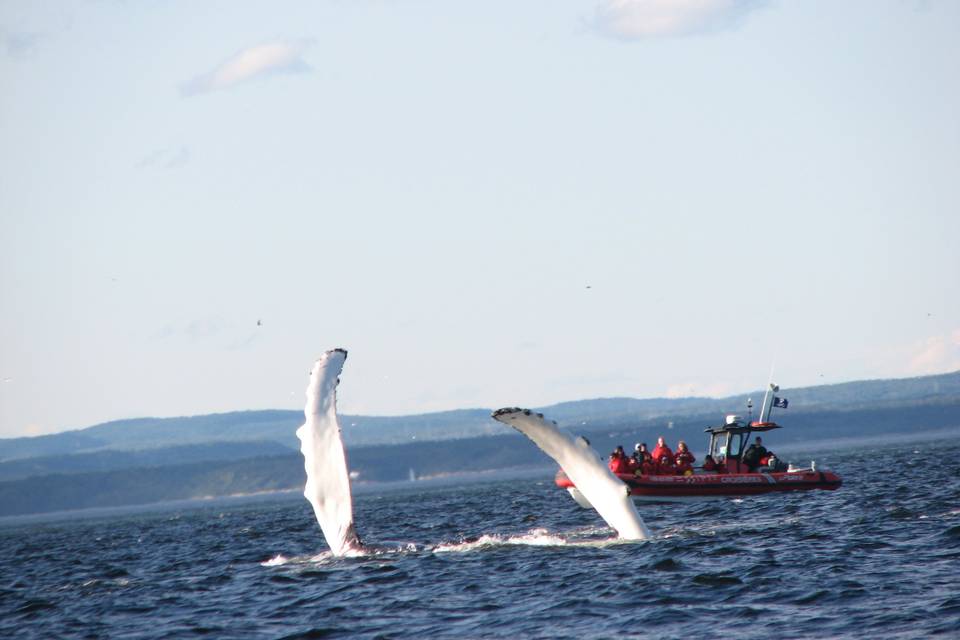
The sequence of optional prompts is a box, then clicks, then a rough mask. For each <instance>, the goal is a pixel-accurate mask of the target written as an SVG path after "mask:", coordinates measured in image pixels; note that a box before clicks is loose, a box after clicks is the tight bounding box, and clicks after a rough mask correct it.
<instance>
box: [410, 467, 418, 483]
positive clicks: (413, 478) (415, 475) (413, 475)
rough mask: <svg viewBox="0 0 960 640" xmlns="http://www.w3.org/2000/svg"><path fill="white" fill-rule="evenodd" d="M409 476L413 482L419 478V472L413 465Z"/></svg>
mask: <svg viewBox="0 0 960 640" xmlns="http://www.w3.org/2000/svg"><path fill="white" fill-rule="evenodd" d="M409 477H410V482H413V481H414V480H416V479H417V474H416V472H414V470H413V467H410V474H409Z"/></svg>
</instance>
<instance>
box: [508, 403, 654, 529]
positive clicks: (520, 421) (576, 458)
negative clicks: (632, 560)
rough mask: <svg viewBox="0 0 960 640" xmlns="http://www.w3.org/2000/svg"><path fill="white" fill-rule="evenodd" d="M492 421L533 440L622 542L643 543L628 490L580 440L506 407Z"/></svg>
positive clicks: (525, 412) (526, 411)
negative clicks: (558, 466)
mask: <svg viewBox="0 0 960 640" xmlns="http://www.w3.org/2000/svg"><path fill="white" fill-rule="evenodd" d="M493 419H494V420H497V421H499V422H502V423H504V424H506V425H509V426H511V427H513V428H514V429H516V430H517V431H519V432H520V433H522V434H523V435H525V436H527V437H528V438H530V439H531V440H533V442H534V444H536V445H537V446H538V447H540V449H541V450H543V452H544V453H546V454H547V455H548V456H550V457H551V458H553V459H554V460H556V462H557V464H559V465H560V468H561V469H563V470H564V472H565V473H566V474H567V477H568V478H570V480H571V482H573V483H574V484H575V485H576V487H577V489H578V490H579V491H580V493H582V494H583V495H584V497H585V498H586V499H587V500H589V501H590V504H591V505H593V508H594V509H596V510H597V513H599V514H600V517H601V518H603V519H604V520H605V521H606V522H607V524H608V525H610V526H611V527H612V528H613V529H615V530H616V532H617V535H619V536H620V537H621V538H623V539H625V540H645V539H647V538H649V537H650V531H649V530H648V529H647V525H645V524H644V522H643V519H642V518H641V517H640V514H639V513H637V508H636V506H634V504H633V501H632V500H631V499H630V491H629V489H628V488H627V485H625V484H624V483H623V482H622V481H621V480H620V479H619V478H617V477H616V476H615V475H613V472H611V471H610V469H608V468H607V466H606V465H605V464H603V462H602V461H601V460H600V456H599V455H597V452H596V451H594V449H593V448H592V447H591V446H590V445H589V444H588V443H587V442H586V440H584V439H583V438H573V437H572V436H570V435H569V434H567V433H565V432H563V431H562V430H560V428H559V427H557V424H556V423H555V422H553V421H549V420H545V419H544V417H543V414H540V413H534V412H532V411H530V410H529V409H518V408H506V409H500V410H498V411H494V412H493Z"/></svg>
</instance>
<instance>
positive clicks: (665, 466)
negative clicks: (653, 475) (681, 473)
mask: <svg viewBox="0 0 960 640" xmlns="http://www.w3.org/2000/svg"><path fill="white" fill-rule="evenodd" d="M676 473H677V465H675V464H674V463H673V460H672V459H671V458H670V457H669V456H667V455H662V456H660V462H659V463H657V475H658V476H673V475H676Z"/></svg>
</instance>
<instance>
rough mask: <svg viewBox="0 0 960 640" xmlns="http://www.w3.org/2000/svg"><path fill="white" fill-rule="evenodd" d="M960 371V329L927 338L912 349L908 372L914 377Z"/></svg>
mask: <svg viewBox="0 0 960 640" xmlns="http://www.w3.org/2000/svg"><path fill="white" fill-rule="evenodd" d="M958 369H960V329H955V330H954V331H952V332H951V333H948V334H946V335H940V336H933V337H931V338H927V339H926V340H923V341H921V342H919V343H917V344H915V345H913V348H912V349H911V353H910V360H909V362H908V364H907V371H908V372H909V373H910V374H912V375H928V374H934V373H946V372H949V371H956V370H958Z"/></svg>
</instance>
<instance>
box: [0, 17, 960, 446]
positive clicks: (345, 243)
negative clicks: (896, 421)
mask: <svg viewBox="0 0 960 640" xmlns="http://www.w3.org/2000/svg"><path fill="white" fill-rule="evenodd" d="M958 32H960V3H957V2H952V1H950V0H943V1H941V2H937V1H929V2H922V1H906V0H863V1H857V0H849V1H845V2H834V1H832V0H829V1H828V0H805V1H799V0H795V1H787V0H780V1H770V2H765V1H759V0H757V1H741V2H735V1H733V0H673V1H668V0H532V1H529V2H506V1H497V0H491V1H487V2H475V3H468V2H442V1H427V0H349V1H348V0H327V1H323V0H317V1H314V0H310V1H305V0H304V1H296V0H289V1H284V0H277V1H271V2H235V1H232V0H231V1H222V2H217V1H208V2H193V1H187V0H183V1H177V0H169V1H168V0H143V1H139V2H133V1H131V2H124V1H120V0H97V1H94V0H85V1H71V0H64V1H63V2H43V3H41V2H33V1H29V0H22V1H16V0H0V304H2V313H0V437H17V436H26V435H40V434H48V433H55V432H60V431H64V430H69V429H77V428H82V427H86V426H90V425H93V424H96V423H99V422H104V421H108V420H117V419H124V418H131V417H142V416H157V417H165V416H181V415H195V414H204V413H213V412H224V411H234V410H247V409H266V408H275V409H301V408H302V407H303V393H304V389H305V387H306V383H307V380H308V374H309V370H310V368H311V365H312V363H313V361H314V359H315V358H316V357H317V356H319V354H320V353H322V352H323V351H324V350H326V349H330V348H334V347H344V348H346V349H348V350H349V352H350V356H349V359H348V360H347V363H346V366H345V369H344V373H343V376H342V383H341V385H340V391H339V409H340V411H342V412H344V413H352V414H374V415H403V414H412V413H421V412H429V411H438V410H447V409H457V408H470V407H487V408H497V407H501V406H531V407H532V406H544V405H547V404H550V403H554V402H559V401H567V400H577V399H584V398H596V397H613V396H631V397H659V396H668V397H679V396H688V395H698V396H714V397H722V396H727V395H731V394H735V393H741V392H747V391H750V390H754V389H759V388H762V387H763V386H764V385H765V384H766V382H767V380H768V378H769V376H770V372H771V369H773V372H774V374H773V375H774V379H775V381H776V382H778V383H779V384H780V385H781V387H783V388H784V390H788V389H789V388H790V387H800V386H808V385H814V384H830V383H836V382H843V381H849V380H858V379H874V378H896V377H907V376H917V375H925V374H931V373H941V372H947V371H953V370H957V369H960V296H958V294H960V286H958V285H960V250H958V238H960V80H958V79H960V38H957V33H958Z"/></svg>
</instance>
